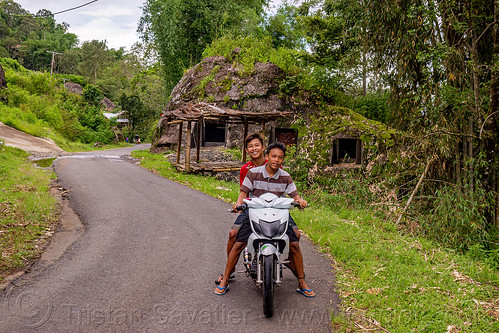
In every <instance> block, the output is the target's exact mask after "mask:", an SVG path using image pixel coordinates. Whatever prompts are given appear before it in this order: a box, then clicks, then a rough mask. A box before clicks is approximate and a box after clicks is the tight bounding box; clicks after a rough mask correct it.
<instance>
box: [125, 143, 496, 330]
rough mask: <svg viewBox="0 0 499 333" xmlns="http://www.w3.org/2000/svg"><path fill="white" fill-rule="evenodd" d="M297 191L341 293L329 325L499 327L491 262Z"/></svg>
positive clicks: (217, 191) (305, 224) (163, 169)
mask: <svg viewBox="0 0 499 333" xmlns="http://www.w3.org/2000/svg"><path fill="white" fill-rule="evenodd" d="M132 156H133V157H135V158H137V159H140V161H141V162H140V165H141V166H143V167H145V168H148V169H149V170H152V171H153V172H155V173H157V174H159V175H161V176H163V177H165V178H169V179H171V180H174V181H177V182H179V183H181V184H184V185H186V186H189V187H192V188H194V189H196V190H199V191H201V192H204V193H207V194H209V195H211V196H214V197H217V198H220V199H221V200H224V201H226V202H230V203H234V202H235V200H236V198H237V194H238V193H239V186H238V184H237V183H235V182H225V181H221V180H217V179H215V178H212V177H203V176H199V175H193V174H183V173H178V172H176V171H175V170H174V169H173V168H172V167H171V164H170V163H169V161H168V160H167V159H166V158H165V155H158V154H151V153H149V152H148V151H135V152H133V153H132ZM222 189H227V190H222ZM302 194H303V196H304V197H305V198H306V199H307V200H309V202H310V209H305V210H303V211H298V210H297V211H295V212H294V213H293V216H294V218H295V220H296V221H297V222H298V225H299V226H300V229H302V231H303V232H304V233H305V234H306V235H307V236H308V237H309V238H310V239H311V240H312V241H314V242H315V243H316V244H317V245H318V246H319V247H320V248H321V249H322V251H324V252H325V253H328V254H329V255H330V256H331V259H332V262H333V267H334V269H333V270H334V273H335V277H336V284H337V291H338V293H339V294H340V297H341V305H340V312H339V314H337V315H334V316H332V325H333V329H334V331H338V332H353V331H377V332H401V333H402V332H404V333H405V332H449V333H451V332H499V274H498V273H499V272H498V271H497V270H496V269H494V268H493V267H492V265H488V264H487V263H485V262H481V261H478V260H475V259H473V258H469V257H466V256H463V255H459V254H455V253H452V252H450V251H447V250H445V249H443V248H441V247H440V246H438V245H437V244H435V243H433V242H431V241H428V240H426V239H423V238H414V237H411V236H408V235H402V234H401V233H400V232H399V231H398V230H397V229H396V228H395V226H394V224H393V222H391V221H387V220H384V219H382V218H380V217H377V216H376V214H375V213H374V212H371V211H368V210H360V209H350V208H348V207H346V206H345V207H342V208H333V207H331V206H329V205H327V204H326V203H324V202H323V200H321V198H323V197H324V195H325V194H324V193H321V192H320V190H308V189H306V191H305V192H303V193H302ZM305 260H306V258H305Z"/></svg>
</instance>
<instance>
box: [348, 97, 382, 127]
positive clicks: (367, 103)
mask: <svg viewBox="0 0 499 333" xmlns="http://www.w3.org/2000/svg"><path fill="white" fill-rule="evenodd" d="M389 97H390V96H389V94H388V93H375V94H368V95H366V96H359V97H357V98H355V102H354V106H353V109H354V111H357V112H358V113H360V114H361V115H363V116H364V117H366V118H369V119H373V120H377V121H379V122H382V123H384V124H386V121H387V117H388V114H389V109H390V108H389V106H388V99H389Z"/></svg>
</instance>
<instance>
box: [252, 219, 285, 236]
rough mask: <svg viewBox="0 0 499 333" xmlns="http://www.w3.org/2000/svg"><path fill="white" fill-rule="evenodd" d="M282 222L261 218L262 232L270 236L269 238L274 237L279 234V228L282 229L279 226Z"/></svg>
mask: <svg viewBox="0 0 499 333" xmlns="http://www.w3.org/2000/svg"><path fill="white" fill-rule="evenodd" d="M280 223H281V221H280V220H277V221H271V222H267V221H263V220H260V229H261V233H262V234H263V235H264V236H265V237H268V238H272V237H274V236H276V235H277V234H278V232H279V229H280V228H279V227H280ZM255 230H256V229H255Z"/></svg>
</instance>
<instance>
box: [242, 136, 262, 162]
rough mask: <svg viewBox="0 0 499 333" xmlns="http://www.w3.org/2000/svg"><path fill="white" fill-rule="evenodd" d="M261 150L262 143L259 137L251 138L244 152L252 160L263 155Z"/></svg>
mask: <svg viewBox="0 0 499 333" xmlns="http://www.w3.org/2000/svg"><path fill="white" fill-rule="evenodd" d="M263 150H264V148H263V145H262V143H261V142H260V140H259V139H253V140H251V141H250V142H248V144H247V145H246V152H247V153H248V155H249V157H250V158H251V159H252V160H253V161H255V160H259V159H260V158H261V157H262V156H263Z"/></svg>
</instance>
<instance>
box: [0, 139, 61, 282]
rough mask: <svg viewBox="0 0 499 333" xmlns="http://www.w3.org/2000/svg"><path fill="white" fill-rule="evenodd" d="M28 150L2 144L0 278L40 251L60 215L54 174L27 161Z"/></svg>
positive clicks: (0, 167)
mask: <svg viewBox="0 0 499 333" xmlns="http://www.w3.org/2000/svg"><path fill="white" fill-rule="evenodd" d="M27 157H28V154H27V153H25V152H24V151H22V150H19V149H16V148H10V147H3V148H0V281H2V280H3V277H4V276H5V274H6V273H7V272H8V271H10V270H12V269H15V268H19V267H22V266H24V265H25V264H26V263H27V262H28V261H29V260H30V259H32V258H35V257H37V256H38V255H39V254H40V251H41V248H42V244H43V243H44V241H45V240H46V239H47V238H48V237H50V236H51V235H52V234H53V232H54V228H55V225H56V222H57V219H58V208H57V202H56V200H55V199H54V198H53V197H52V196H51V195H50V193H49V188H50V185H49V184H50V179H52V178H53V177H54V176H55V175H54V174H53V173H52V172H47V171H46V170H44V169H40V168H37V167H36V166H35V165H33V164H32V163H30V162H28V159H27Z"/></svg>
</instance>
